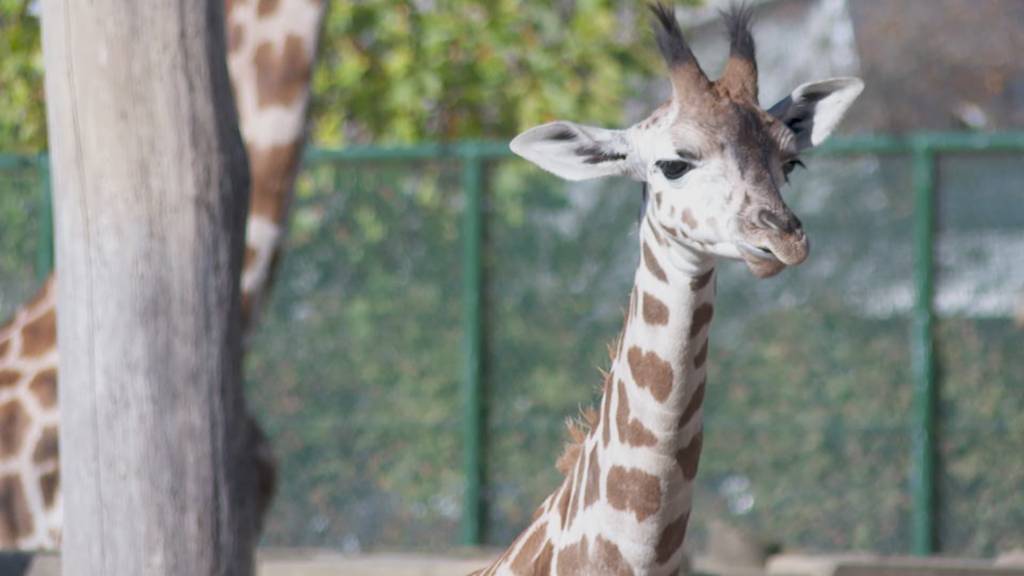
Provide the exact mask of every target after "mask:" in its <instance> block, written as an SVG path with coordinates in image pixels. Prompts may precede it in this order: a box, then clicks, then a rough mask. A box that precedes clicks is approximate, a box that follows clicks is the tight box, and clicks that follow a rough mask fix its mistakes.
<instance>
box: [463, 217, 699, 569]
mask: <svg viewBox="0 0 1024 576" xmlns="http://www.w3.org/2000/svg"><path fill="white" fill-rule="evenodd" d="M669 242H674V240H672V238H671V237H670V236H667V235H665V234H664V233H661V232H658V231H656V230H655V229H654V228H653V227H652V224H651V222H650V220H648V219H645V220H644V222H643V224H642V225H641V231H640V253H641V261H640V265H639V267H638V268H637V271H636V276H635V282H634V286H633V291H632V293H631V295H630V303H629V308H628V311H627V313H626V320H625V326H624V328H623V332H622V335H621V337H620V340H619V342H618V344H617V346H616V350H615V353H614V360H613V362H612V368H611V370H610V371H609V373H608V374H607V376H606V378H605V385H604V392H603V394H602V398H601V404H600V412H599V413H598V414H597V415H596V422H594V423H593V425H592V427H591V430H590V432H589V433H588V434H587V436H586V438H585V439H583V441H582V442H581V445H580V446H579V447H578V456H577V457H576V459H575V463H574V464H571V468H569V470H568V471H567V473H566V477H565V479H564V481H563V483H562V485H561V487H560V488H559V489H558V490H557V491H555V492H554V493H553V494H552V495H550V496H549V497H548V499H547V500H545V502H544V504H542V505H541V507H540V508H539V509H538V511H537V514H536V517H535V520H534V522H533V524H531V526H530V527H528V528H527V529H526V530H525V531H524V532H523V534H522V535H521V536H520V537H519V539H518V540H517V541H516V542H515V543H514V544H513V545H512V547H510V548H509V549H508V550H507V551H506V553H505V554H504V555H503V556H502V557H501V558H499V560H498V561H497V562H496V563H495V564H494V565H492V566H491V567H490V568H489V569H487V570H486V571H484V572H483V574H538V575H539V574H549V573H550V574H554V573H556V572H557V573H558V574H606V573H607V574H635V575H640V574H675V573H677V572H678V570H679V566H680V564H681V563H682V560H683V554H682V543H683V539H684V537H685V533H686V526H687V522H688V520H689V514H690V509H691V504H692V498H693V482H694V478H695V476H696V472H697V461H698V458H699V457H700V448H701V440H702V436H701V427H702V416H701V406H702V401H703V397H704V385H705V384H704V383H705V371H706V360H707V338H708V328H709V326H710V323H711V316H712V313H713V299H714V294H715V283H714V261H713V259H712V258H710V257H707V256H703V255H700V254H698V253H696V252H692V253H691V252H687V251H686V250H685V248H682V247H678V246H673V247H672V249H671V250H669Z"/></svg>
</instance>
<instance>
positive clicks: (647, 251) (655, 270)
mask: <svg viewBox="0 0 1024 576" xmlns="http://www.w3.org/2000/svg"><path fill="white" fill-rule="evenodd" d="M642 250H643V261H644V266H647V270H648V271H650V273H651V274H653V275H654V277H655V278H657V279H658V280H661V281H662V282H668V276H666V275H665V270H664V269H662V267H661V264H660V263H658V259H657V258H655V257H654V252H653V251H651V247H650V246H648V245H647V242H643V249H642Z"/></svg>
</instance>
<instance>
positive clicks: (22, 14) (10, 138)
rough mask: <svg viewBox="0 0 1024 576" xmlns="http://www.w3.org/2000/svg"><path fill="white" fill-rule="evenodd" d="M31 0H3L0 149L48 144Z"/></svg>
mask: <svg viewBox="0 0 1024 576" xmlns="http://www.w3.org/2000/svg"><path fill="white" fill-rule="evenodd" d="M32 4H33V3H32V2H31V1H30V0H0V151H3V152H38V151H41V150H44V149H45V148H46V110H45V105H44V102H43V57H42V53H41V52H40V47H39V46H40V43H39V20H38V19H37V18H36V17H35V16H33V15H32V14H31V13H30V6H31V5H32Z"/></svg>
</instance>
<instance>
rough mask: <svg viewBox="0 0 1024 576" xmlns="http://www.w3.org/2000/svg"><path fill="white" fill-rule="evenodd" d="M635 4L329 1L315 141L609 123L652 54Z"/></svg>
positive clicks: (499, 133)
mask: <svg viewBox="0 0 1024 576" xmlns="http://www.w3.org/2000/svg"><path fill="white" fill-rule="evenodd" d="M644 12H645V11H644V10H643V5H642V4H640V3H634V2H626V1H623V0H585V1H584V0H579V1H570V2H551V3H544V2H524V1H521V0H488V1H480V0H436V1H432V2H426V1H414V0H367V1H364V2H342V3H335V4H333V6H332V10H331V12H330V14H329V15H328V18H327V25H326V28H325V31H324V40H323V42H324V45H323V49H322V51H321V56H320V66H319V69H318V72H317V75H316V81H315V87H316V95H317V100H316V109H315V110H316V111H315V120H316V122H315V126H316V128H315V130H316V137H315V139H316V141H317V142H321V143H325V144H344V143H346V142H350V141H358V140H362V141H371V140H372V141H377V142H413V141H419V140H424V139H426V140H449V139H455V138H460V137H462V138H465V137H499V138H500V137H506V136H509V135H511V134H514V133H515V132H516V131H518V130H520V129H522V128H525V127H527V126H531V125H534V124H538V123H541V122H544V121H548V120H552V119H554V118H558V117H572V118H575V119H577V120H582V121H589V122H606V123H615V122H617V121H618V120H620V119H621V115H622V110H623V104H624V101H625V99H626V97H627V96H629V95H630V91H631V87H632V84H633V83H634V81H635V80H636V79H637V78H639V77H643V76H645V75H647V74H649V72H650V71H651V69H652V66H651V65H652V63H654V58H653V56H652V54H653V53H652V52H651V47H650V46H651V42H650V38H649V34H648V33H647V31H646V22H647V15H646V14H645V13H644Z"/></svg>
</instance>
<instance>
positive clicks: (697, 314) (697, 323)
mask: <svg viewBox="0 0 1024 576" xmlns="http://www.w3.org/2000/svg"><path fill="white" fill-rule="evenodd" d="M714 315H715V307H714V306H713V305H712V304H711V303H710V302H705V303H703V304H701V305H700V306H697V309H696V310H694V311H693V321H692V322H691V323H690V339H691V340H692V339H694V338H696V337H697V334H700V331H701V330H702V329H703V328H704V327H705V326H707V325H708V324H710V323H711V318H712V317H713V316H714Z"/></svg>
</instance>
